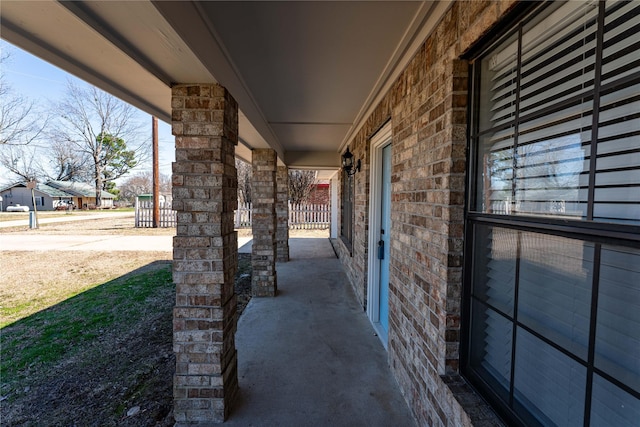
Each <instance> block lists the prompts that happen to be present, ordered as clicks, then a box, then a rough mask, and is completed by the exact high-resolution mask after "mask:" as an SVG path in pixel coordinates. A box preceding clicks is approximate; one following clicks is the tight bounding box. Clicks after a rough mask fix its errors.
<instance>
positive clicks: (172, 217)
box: [135, 199, 176, 228]
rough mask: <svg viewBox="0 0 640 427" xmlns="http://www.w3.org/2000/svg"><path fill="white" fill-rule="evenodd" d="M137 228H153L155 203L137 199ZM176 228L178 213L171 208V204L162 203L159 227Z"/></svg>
mask: <svg viewBox="0 0 640 427" xmlns="http://www.w3.org/2000/svg"><path fill="white" fill-rule="evenodd" d="M135 224H136V227H138V228H151V227H153V201H151V200H138V199H136V220H135ZM175 226H176V211H174V210H173V209H172V208H171V203H168V202H160V222H159V224H158V227H161V228H167V227H175Z"/></svg>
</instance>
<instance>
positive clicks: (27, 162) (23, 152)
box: [0, 144, 44, 181]
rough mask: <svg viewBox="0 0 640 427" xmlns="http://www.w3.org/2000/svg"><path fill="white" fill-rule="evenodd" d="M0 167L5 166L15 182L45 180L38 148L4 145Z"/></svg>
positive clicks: (0, 154) (0, 153)
mask: <svg viewBox="0 0 640 427" xmlns="http://www.w3.org/2000/svg"><path fill="white" fill-rule="evenodd" d="M0 165H2V166H4V167H5V168H6V169H7V170H8V171H9V173H10V174H12V175H13V177H5V178H9V180H12V179H11V178H13V181H32V180H41V179H43V178H44V176H43V174H42V167H41V166H40V163H39V162H38V156H37V150H36V147H32V146H24V145H13V144H7V145H3V146H2V149H1V150H0Z"/></svg>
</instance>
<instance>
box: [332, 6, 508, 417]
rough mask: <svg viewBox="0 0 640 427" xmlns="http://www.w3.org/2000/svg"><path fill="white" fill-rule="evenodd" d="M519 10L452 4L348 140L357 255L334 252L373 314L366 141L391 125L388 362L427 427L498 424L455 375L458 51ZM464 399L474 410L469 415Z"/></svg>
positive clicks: (341, 248) (461, 166) (460, 177)
mask: <svg viewBox="0 0 640 427" xmlns="http://www.w3.org/2000/svg"><path fill="white" fill-rule="evenodd" d="M514 4H515V2H513V1H508V0H506V1H472V2H453V3H452V5H451V7H450V9H449V10H448V11H447V13H446V14H445V16H444V17H443V18H442V20H441V22H440V23H439V25H438V26H437V28H436V29H435V30H434V32H433V33H432V34H431V36H430V37H429V38H428V39H427V40H426V42H425V43H424V44H423V45H422V47H421V48H420V49H419V51H418V52H417V54H416V55H415V57H414V58H413V60H412V61H411V62H410V64H409V65H408V66H407V68H406V69H405V70H404V71H403V72H402V73H401V75H400V76H399V78H398V79H397V80H396V81H395V83H394V84H393V86H392V88H391V89H390V90H389V92H388V93H387V94H386V95H385V96H384V98H383V99H382V100H381V102H380V103H379V104H378V106H377V107H376V108H375V110H374V111H373V113H372V114H371V115H370V117H368V119H367V121H366V123H365V124H364V126H363V127H362V129H361V130H360V131H359V133H358V134H357V135H356V136H355V138H354V139H353V140H352V141H350V143H349V147H350V150H351V152H352V153H353V154H354V159H361V160H362V170H361V171H360V172H359V173H356V174H355V180H356V182H355V186H354V187H355V206H354V217H355V218H354V236H353V244H352V248H351V251H349V248H348V247H347V246H346V245H345V244H344V243H343V242H342V241H341V240H340V239H336V242H337V244H336V249H337V252H338V254H339V257H340V259H341V260H342V263H343V265H344V267H345V272H346V274H347V277H348V279H349V281H350V283H351V285H352V286H353V288H354V291H355V294H356V295H357V297H358V300H359V301H360V303H361V304H362V306H363V307H365V308H366V304H367V301H366V295H367V268H368V267H367V247H368V227H367V225H368V223H369V217H368V212H369V200H368V197H369V186H370V183H369V170H370V158H371V155H370V152H369V151H370V147H369V144H370V138H371V137H372V136H373V135H374V134H375V132H376V130H377V129H379V128H380V127H381V126H382V125H384V124H385V123H386V122H387V121H388V120H391V124H392V177H391V180H392V194H391V200H392V202H391V224H392V228H391V266H390V280H389V281H390V283H389V288H390V289H389V293H390V297H389V299H390V301H389V338H388V352H389V364H390V366H391V368H392V371H393V373H394V375H395V377H396V379H397V381H398V383H399V385H400V387H401V389H402V391H403V394H404V396H405V398H406V400H407V402H408V404H409V406H410V407H411V408H412V410H413V412H414V415H415V417H416V419H417V421H418V423H419V424H420V425H433V426H454V425H455V426H461V425H471V424H472V423H473V424H476V425H481V424H482V423H483V422H497V420H496V418H495V415H494V414H493V412H492V411H491V410H489V409H488V408H486V407H484V405H483V404H481V403H480V400H479V399H477V398H476V397H475V396H474V395H473V394H472V393H471V394H470V393H469V392H468V390H469V389H468V387H466V385H465V382H464V381H463V380H461V378H460V377H459V376H458V360H459V353H458V348H459V340H460V336H459V331H460V312H461V308H460V302H461V300H460V295H461V288H462V254H463V216H464V194H465V168H466V144H467V141H466V133H467V128H466V123H467V86H468V76H467V74H468V64H467V62H466V61H464V60H462V59H461V54H462V53H463V52H464V51H465V50H467V49H468V48H469V47H471V46H472V45H473V44H474V43H475V42H477V41H478V40H479V39H480V38H481V36H482V35H483V34H485V33H486V32H487V31H488V30H490V29H491V28H492V27H493V26H495V25H496V24H497V23H498V22H499V20H500V18H501V17H503V16H504V15H505V14H506V13H507V12H508V11H509V10H510V9H511V8H512V7H513V5H514ZM339 188H340V189H341V190H340V191H342V186H339ZM338 199H339V200H342V197H339V198H338ZM463 392H465V393H466V394H465V396H464V397H462V396H461V393H463ZM458 399H459V400H460V401H465V402H467V403H469V402H470V404H466V405H465V409H463V408H462V406H461V405H460V403H458V402H459V400H458Z"/></svg>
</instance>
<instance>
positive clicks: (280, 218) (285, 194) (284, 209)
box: [276, 166, 289, 262]
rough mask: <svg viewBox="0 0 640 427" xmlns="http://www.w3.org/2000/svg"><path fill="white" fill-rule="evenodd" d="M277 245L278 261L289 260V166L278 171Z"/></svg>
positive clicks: (281, 167) (279, 167) (280, 167)
mask: <svg viewBox="0 0 640 427" xmlns="http://www.w3.org/2000/svg"><path fill="white" fill-rule="evenodd" d="M276 193H277V194H276V247H277V257H276V261H278V262H287V261H289V168H288V167H286V166H278V171H277V172H276Z"/></svg>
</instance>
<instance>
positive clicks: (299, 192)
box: [289, 169, 317, 204]
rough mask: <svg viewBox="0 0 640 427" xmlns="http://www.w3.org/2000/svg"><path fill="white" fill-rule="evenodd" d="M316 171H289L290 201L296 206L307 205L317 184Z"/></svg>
mask: <svg viewBox="0 0 640 427" xmlns="http://www.w3.org/2000/svg"><path fill="white" fill-rule="evenodd" d="M316 176H317V172H316V171H307V170H298V169H289V200H290V201H291V203H294V204H301V203H306V202H307V200H309V195H310V194H311V191H312V190H313V187H314V186H315V184H316Z"/></svg>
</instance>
